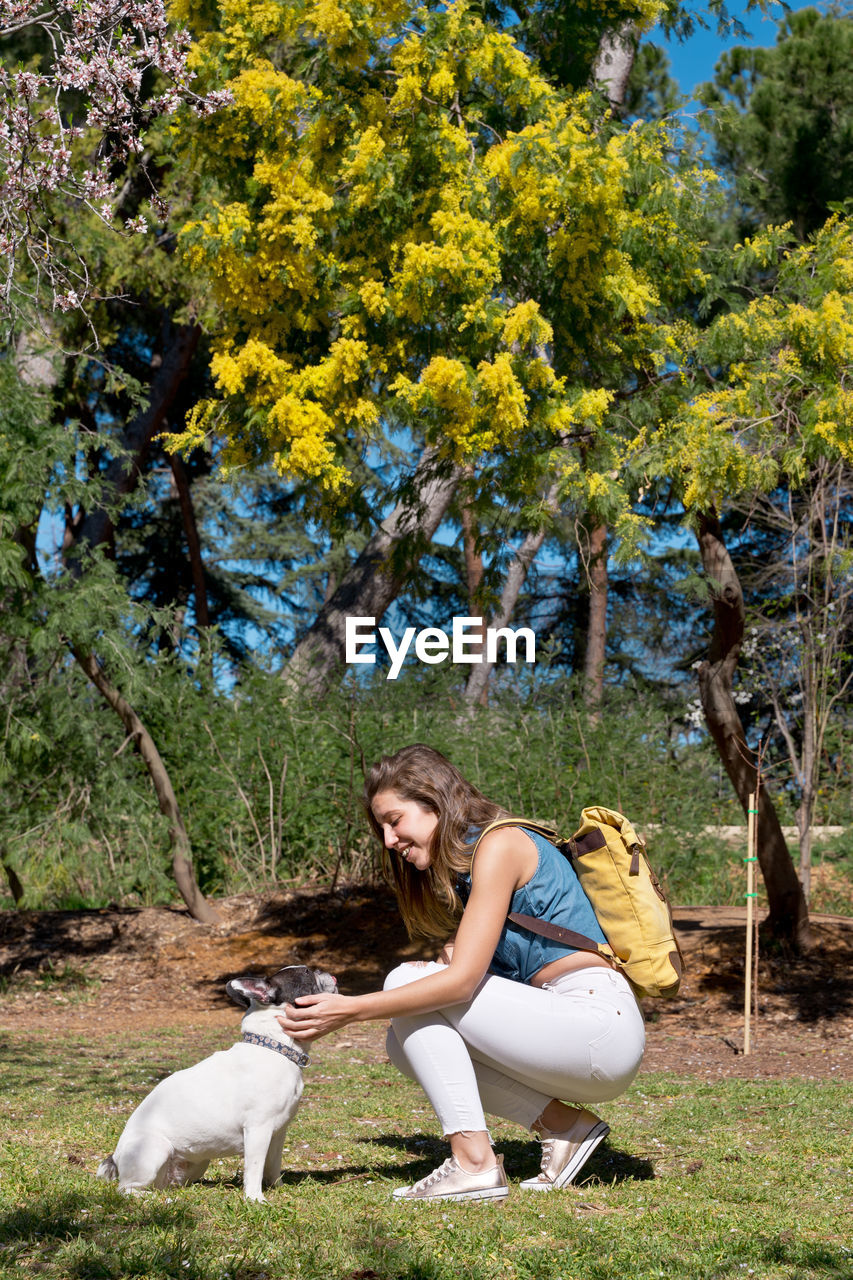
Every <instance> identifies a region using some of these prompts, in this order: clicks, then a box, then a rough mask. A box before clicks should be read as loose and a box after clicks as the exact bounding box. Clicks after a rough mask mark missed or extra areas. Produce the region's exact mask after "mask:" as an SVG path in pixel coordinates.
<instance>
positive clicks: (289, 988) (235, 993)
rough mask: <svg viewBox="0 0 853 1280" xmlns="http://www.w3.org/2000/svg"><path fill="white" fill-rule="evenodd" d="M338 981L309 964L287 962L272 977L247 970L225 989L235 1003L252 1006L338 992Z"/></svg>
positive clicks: (290, 1002) (291, 1001)
mask: <svg viewBox="0 0 853 1280" xmlns="http://www.w3.org/2000/svg"><path fill="white" fill-rule="evenodd" d="M337 989H338V984H337V982H336V981H335V979H334V978H333V977H332V975H331V974H330V973H324V972H323V970H322V969H310V968H309V967H308V965H306V964H288V965H285V967H284V968H283V969H279V970H278V972H277V973H274V974H273V975H272V976H271V977H269V978H264V977H261V976H259V975H258V974H256V973H247V974H245V975H244V976H243V977H240V978H232V979H231V981H230V982H227V983H226V984H225V991H226V993H227V994H228V995H229V996H230V997H231V999H232V1000H233V1001H234V1003H235V1004H239V1005H240V1006H241V1008H243V1009H250V1008H251V1007H252V1005H253V1004H259V1005H273V1004H292V1003H293V1001H294V1000H295V999H296V998H297V996H313V995H317V994H318V993H319V992H320V991H337Z"/></svg>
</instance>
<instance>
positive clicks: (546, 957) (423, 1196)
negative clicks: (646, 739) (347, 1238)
mask: <svg viewBox="0 0 853 1280" xmlns="http://www.w3.org/2000/svg"><path fill="white" fill-rule="evenodd" d="M365 805H366V808H367V815H368V819H369V821H370V825H371V826H372V828H373V831H374V833H375V834H376V836H377V837H378V838H379V839H380V840H381V841H382V845H383V850H384V865H385V869H386V874H388V876H389V879H390V880H391V883H392V884H393V886H394V889H395V892H396V894H397V901H398V904H399V907H400V911H401V913H402V916H403V919H404V921H405V923H406V926H407V928H408V931H409V934H410V936H420V937H426V938H432V939H435V940H438V941H442V940H444V939H447V938H450V941H447V942H445V945H444V947H443V949H442V951H441V954H440V956H439V958H438V960H436V961H434V962H429V961H421V962H418V963H414V964H403V965H400V967H399V968H397V969H395V970H394V971H393V973H391V974H390V975H389V977H388V979H387V980H386V983H385V989H384V990H383V991H377V992H371V993H370V994H368V995H362V996H342V995H331V994H322V995H316V996H304V997H301V998H300V999H299V1000H298V1001H297V1002H296V1004H295V1005H287V1006H286V1007H285V1016H284V1017H281V1018H279V1021H280V1023H281V1025H282V1027H283V1028H284V1030H285V1031H286V1032H287V1033H288V1035H290V1036H292V1037H293V1038H294V1040H312V1039H314V1038H315V1037H317V1036H322V1035H326V1034H327V1033H328V1032H330V1031H334V1030H336V1029H337V1028H338V1027H343V1026H345V1025H346V1024H347V1023H349V1022H369V1021H372V1020H373V1019H385V1018H390V1021H391V1026H390V1031H389V1035H388V1055H389V1057H390V1058H391V1061H392V1062H393V1063H394V1064H395V1065H396V1066H398V1067H399V1068H400V1070H401V1071H402V1072H404V1073H405V1074H406V1075H409V1076H411V1077H412V1078H413V1079H415V1080H417V1081H418V1083H419V1084H420V1085H421V1087H422V1088H423V1090H424V1092H425V1093H426V1095H427V1097H428V1098H429V1101H430V1103H431V1104H432V1106H433V1108H434V1110H435V1112H436V1115H437V1116H438V1119H439V1121H440V1122H441V1125H442V1128H443V1131H444V1133H445V1134H446V1136H447V1137H448V1139H449V1142H450V1149H451V1153H452V1154H451V1156H450V1158H449V1159H448V1160H446V1161H445V1162H444V1164H442V1165H441V1166H440V1167H439V1168H438V1169H436V1170H434V1171H433V1172H432V1173H431V1174H429V1175H428V1176H427V1177H426V1178H423V1179H422V1180H421V1181H420V1182H417V1183H415V1185H414V1186H411V1187H402V1188H400V1189H399V1190H397V1191H395V1192H394V1195H395V1197H398V1198H403V1199H412V1200H430V1199H433V1200H469V1199H470V1200H484V1199H496V1200H499V1199H503V1198H504V1197H505V1196H506V1195H507V1193H508V1186H507V1180H506V1175H505V1173H504V1170H503V1165H502V1159H501V1157H496V1156H495V1153H494V1151H493V1149H492V1144H491V1139H490V1137H489V1133H488V1129H487V1127H486V1120H485V1115H484V1111H488V1112H490V1113H491V1114H493V1115H498V1116H502V1117H504V1118H505V1119H508V1120H514V1121H517V1122H518V1123H519V1124H521V1125H523V1126H524V1127H525V1128H526V1129H529V1130H532V1131H533V1132H534V1133H536V1134H538V1136H539V1137H540V1139H541V1141H542V1164H541V1171H540V1173H539V1175H538V1177H536V1178H529V1179H527V1180H526V1181H524V1182H522V1183H521V1186H522V1188H524V1189H526V1190H536V1191H551V1190H553V1189H554V1188H556V1187H562V1186H565V1185H567V1184H568V1183H569V1182H571V1181H572V1179H573V1178H574V1177H575V1176H576V1175H577V1173H578V1172H579V1170H580V1169H581V1167H582V1165H583V1164H584V1163H585V1161H586V1160H587V1158H588V1157H589V1156H590V1155H591V1153H592V1152H593V1151H594V1149H595V1148H596V1146H597V1145H598V1143H599V1142H601V1140H602V1138H604V1137H605V1135H606V1134H607V1133H608V1127H607V1125H606V1124H605V1123H604V1122H603V1121H602V1120H600V1119H599V1118H598V1117H597V1116H596V1115H594V1114H593V1113H592V1112H591V1111H589V1110H587V1109H586V1107H585V1105H581V1106H571V1105H568V1103H567V1102H566V1101H563V1100H564V1099H567V1100H569V1102H571V1103H580V1104H586V1103H594V1102H601V1101H604V1100H606V1099H609V1098H615V1097H616V1096H617V1095H618V1094H620V1093H622V1092H623V1091H624V1090H625V1089H627V1088H628V1086H629V1085H630V1083H631V1081H632V1080H633V1079H634V1076H635V1075H636V1073H637V1070H638V1068H639V1065H640V1061H641V1059H642V1056H643V1049H644V1044H645V1035H644V1029H643V1018H642V1014H641V1012H640V1009H639V1006H638V1005H637V1001H636V999H635V998H634V995H633V992H632V991H631V988H630V986H629V984H628V982H627V980H626V979H625V978H624V977H623V976H622V974H620V973H618V972H617V971H616V970H615V969H614V968H613V967H612V966H611V965H610V963H609V962H608V961H607V960H606V959H605V958H604V957H602V956H599V955H598V954H596V953H593V952H589V951H575V950H573V949H572V948H571V947H568V946H566V945H564V944H563V943H559V942H553V941H551V940H550V939H548V938H543V937H542V936H540V935H539V934H535V933H531V932H528V931H527V930H525V929H523V928H520V927H518V926H516V925H514V924H511V923H510V922H508V921H507V915H508V913H509V912H510V911H518V912H522V913H523V914H526V915H535V916H538V917H539V918H540V919H548V920H551V921H553V922H555V923H556V924H560V925H563V926H564V927H565V928H570V929H573V930H575V931H577V932H579V933H583V934H584V935H586V936H587V937H591V938H593V939H595V940H600V941H602V942H603V941H604V935H603V934H602V932H601V928H600V926H599V924H598V922H597V920H596V918H595V915H594V913H593V910H592V907H591V906H590V904H589V901H588V899H587V898H586V896H585V895H584V893H583V891H582V889H581V887H580V883H579V881H578V879H577V877H576V876H575V874H574V872H573V871H572V869H571V866H570V865H569V863H568V862H567V861H566V859H565V858H564V857H563V855H562V854H561V853H560V852H559V850H558V849H556V848H555V847H554V845H552V844H550V843H549V842H548V841H547V840H545V839H544V838H543V837H542V836H540V835H538V834H537V833H534V832H531V831H525V830H524V828H523V826H510V827H501V828H498V829H496V830H494V831H491V832H489V833H488V834H487V835H486V836H485V837H484V838H483V840H482V842H481V843H480V845H479V847H478V848H477V850H476V856H475V857H472V849H473V846H474V843H475V841H476V839H477V836H478V834H479V832H480V831H481V830H482V829H483V828H484V827H485V826H487V825H488V823H490V822H492V821H494V820H495V819H496V818H500V817H506V816H508V815H507V814H506V811H505V810H503V809H502V808H501V807H500V806H499V805H497V804H494V803H493V802H492V801H490V800H487V799H486V797H485V796H483V795H482V794H481V793H480V792H479V791H478V790H477V789H476V787H473V786H472V785H471V784H470V783H469V782H467V781H466V780H465V778H463V777H462V775H461V774H460V773H459V771H458V770H457V769H456V768H455V767H454V766H453V765H452V764H451V763H450V761H449V760H447V759H446V758H445V757H444V756H443V755H441V754H440V753H439V752H437V751H434V750H432V748H430V747H426V746H422V745H419V744H416V745H414V746H410V747H405V748H404V749H403V750H402V751H398V752H397V753H396V755H393V756H386V757H384V758H383V759H382V760H380V761H379V763H378V764H376V765H374V766H373V768H372V769H371V770H370V773H369V775H368V777H367V781H366V784H365Z"/></svg>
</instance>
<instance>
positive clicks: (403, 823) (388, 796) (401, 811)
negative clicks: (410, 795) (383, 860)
mask: <svg viewBox="0 0 853 1280" xmlns="http://www.w3.org/2000/svg"><path fill="white" fill-rule="evenodd" d="M370 808H371V812H372V813H373V817H374V819H375V820H376V823H377V825H378V826H379V827H381V829H382V839H383V841H384V843H385V848H386V849H389V850H390V851H391V852H392V853H394V854H395V855H396V856H397V857H398V858H402V859H403V860H404V861H406V862H408V863H409V864H410V865H411V866H412V867H414V868H415V870H416V871H426V869H427V867H428V866H429V865H430V863H431V862H432V852H431V846H432V837H433V833H434V831H435V829H436V827H437V826H438V816H437V815H436V814H435V813H433V811H432V810H431V809H425V808H424V807H423V805H421V804H419V803H418V801H417V800H405V799H404V798H403V797H402V796H401V795H399V793H398V792H396V791H377V792H376V795H375V796H374V797H373V800H372V801H371V804H370Z"/></svg>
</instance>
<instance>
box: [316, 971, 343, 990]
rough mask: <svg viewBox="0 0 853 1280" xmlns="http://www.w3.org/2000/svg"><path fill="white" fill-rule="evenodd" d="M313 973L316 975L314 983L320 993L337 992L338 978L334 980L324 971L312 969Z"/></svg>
mask: <svg viewBox="0 0 853 1280" xmlns="http://www.w3.org/2000/svg"><path fill="white" fill-rule="evenodd" d="M312 973H313V974H314V981H315V982H316V983H317V990H318V991H337V989H338V980H337V978H333V977H332V975H331V974H330V973H326V971H325V970H324V969H312Z"/></svg>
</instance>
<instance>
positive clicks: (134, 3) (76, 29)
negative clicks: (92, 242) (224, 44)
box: [0, 0, 231, 313]
mask: <svg viewBox="0 0 853 1280" xmlns="http://www.w3.org/2000/svg"><path fill="white" fill-rule="evenodd" d="M26 27H31V28H41V29H42V30H43V31H44V32H45V34H46V36H47V37H48V42H49V45H50V46H52V48H53V49H54V50H55V54H56V56H55V59H54V61H53V63H52V64H51V65H48V66H47V67H45V68H44V69H43V71H42V72H41V73H37V72H33V71H29V70H26V71H16V72H10V70H9V69H8V68H7V67H2V66H0V246H2V251H3V255H4V260H3V270H2V272H0V297H2V299H3V302H4V303H5V304H6V307H7V309H8V310H9V311H10V312H11V313H14V311H15V308H16V305H17V300H18V295H17V293H16V289H17V277H16V263H17V257H18V255H19V254H20V255H25V256H26V257H28V258H29V259H30V261H38V262H39V270H40V272H41V280H42V282H43V283H44V284H45V285H46V286H47V287H48V289H49V290H50V291H51V292H52V297H53V305H54V306H55V307H56V308H57V309H59V310H61V311H68V310H71V309H73V308H75V307H82V306H85V302H86V286H84V285H83V284H82V283H81V281H80V278H79V275H78V274H77V273H78V270H79V265H80V264H79V262H78V261H77V259H76V257H75V256H74V255H73V251H72V253H71V257H70V258H67V257H66V255H67V254H68V249H67V246H66V245H64V244H62V243H61V242H59V241H57V239H56V237H55V234H54V231H53V227H52V223H51V218H50V212H49V209H48V208H47V207H46V206H45V205H44V198H45V197H49V196H51V195H54V194H58V195H61V196H63V197H66V198H70V199H76V200H78V201H82V202H83V203H85V204H86V205H88V206H89V207H90V208H91V209H92V210H93V211H94V212H95V213H97V214H98V215H99V216H100V217H102V218H103V219H104V220H105V221H108V222H111V221H112V219H113V217H114V216H115V214H116V212H117V207H116V206H117V201H118V197H119V192H120V190H121V179H120V178H117V177H116V176H115V175H116V174H119V173H120V168H121V163H122V162H123V161H126V160H129V159H130V157H132V156H134V155H139V154H141V153H142V152H143V150H144V143H143V141H142V136H141V135H142V134H144V130H145V129H146V128H147V127H148V126H149V125H150V123H151V122H152V121H153V120H154V119H155V118H156V117H157V116H161V115H170V114H172V113H173V112H174V111H176V110H177V109H178V108H179V107H180V106H181V105H183V104H187V105H189V106H190V107H191V108H192V109H193V110H194V111H195V112H196V113H197V114H199V115H208V114H210V113H211V112H213V111H216V110H218V109H219V108H220V107H222V106H223V105H225V104H226V103H228V102H230V101H231V96H230V94H228V93H226V92H222V91H220V92H216V93H211V94H208V95H207V96H206V97H202V96H200V95H199V94H197V93H195V92H194V91H193V90H192V88H191V81H192V75H191V73H190V71H189V68H188V66H187V57H188V52H189V48H190V44H191V39H190V36H189V34H188V32H186V31H185V30H183V29H181V30H176V31H170V30H169V24H168V18H167V15H166V8H165V0H41V2H37V0H0V38H2V37H4V36H5V37H6V38H9V37H11V36H13V35H14V34H15V33H16V32H19V31H21V30H22V29H24V28H26ZM151 70H156V71H157V72H158V73H159V75H161V76H162V77H164V78H165V80H166V81H167V85H166V87H165V90H164V91H162V92H159V93H158V94H157V95H156V96H154V97H151V98H148V99H145V98H143V96H142V85H143V77H144V76H145V73H146V71H151ZM69 93H72V94H73V95H74V97H73V98H69V97H68V96H67V95H68V94H69ZM81 98H82V100H83V103H84V106H83V110H82V114H79V115H78V117H77V118H75V119H74V120H73V122H71V123H69V121H70V113H71V110H72V104H79V101H80V99H81ZM78 110H79V105H78ZM93 132H94V134H95V141H97V135H98V134H100V135H101V138H102V146H103V144H105V143H107V141H108V148H109V153H108V154H109V159H108V162H107V160H106V159H101V160H94V161H93V160H92V156H93V155H98V154H99V152H100V150H101V148H99V147H98V146H93V145H92V143H91V141H90V139H91V137H92V134H93ZM84 135H86V136H87V144H86V146H85V148H84V149H81V150H80V152H79V154H78V153H76V152H75V150H74V148H73V144H74V143H75V142H76V141H77V140H78V139H81V138H82V137H83V136H84ZM110 174H112V175H113V176H112V177H111V176H110ZM149 198H150V199H151V203H152V207H153V208H154V209H155V211H156V212H157V213H158V216H165V212H166V209H165V205H164V204H163V202H162V201H161V200H159V197H157V194H156V190H154V191H153V192H152V193H151V195H150V196H149ZM124 225H125V226H126V227H127V228H128V230H132V231H143V230H145V229H146V227H147V223H146V220H145V218H144V217H143V216H142V215H139V216H137V217H135V218H130V219H124ZM22 296H23V295H22Z"/></svg>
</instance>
